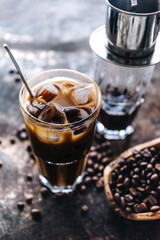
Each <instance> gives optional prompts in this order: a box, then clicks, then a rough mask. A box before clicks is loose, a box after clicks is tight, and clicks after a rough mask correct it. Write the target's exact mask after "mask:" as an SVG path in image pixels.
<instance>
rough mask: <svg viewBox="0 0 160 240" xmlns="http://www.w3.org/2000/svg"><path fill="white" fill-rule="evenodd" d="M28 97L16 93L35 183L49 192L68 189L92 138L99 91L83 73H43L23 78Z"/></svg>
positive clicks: (78, 173) (80, 171)
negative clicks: (34, 165) (34, 163)
mask: <svg viewBox="0 0 160 240" xmlns="http://www.w3.org/2000/svg"><path fill="white" fill-rule="evenodd" d="M29 84H30V87H31V89H32V92H33V93H34V98H31V97H30V95H29V94H28V93H27V92H26V89H25V87H23V88H22V90H21V93H20V105H21V108H22V113H23V115H24V120H25V124H26V128H27V131H28V135H29V139H30V141H31V145H32V149H33V152H34V154H35V157H36V161H37V164H38V167H39V171H40V180H41V182H42V183H43V184H44V185H46V186H47V187H49V188H50V190H51V191H52V192H61V191H62V192H63V191H64V192H69V191H72V190H73V188H74V186H75V185H76V183H77V182H79V181H81V178H82V175H83V170H84V168H85V165H86V161H87V154H88V151H89V148H90V146H91V143H92V137H93V133H94V127H95V121H96V119H97V116H98V113H99V110H100V105H101V93H100V90H99V88H98V87H97V85H96V84H95V83H94V82H92V81H91V80H90V79H89V78H87V77H86V76H85V75H83V74H80V73H78V72H74V71H69V70H51V71H48V72H43V73H42V74H40V75H37V76H35V77H33V78H32V79H30V81H29Z"/></svg>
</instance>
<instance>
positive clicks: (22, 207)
mask: <svg viewBox="0 0 160 240" xmlns="http://www.w3.org/2000/svg"><path fill="white" fill-rule="evenodd" d="M24 206H25V203H24V202H21V201H19V202H18V203H17V207H18V209H19V210H21V211H22V210H23V209H24Z"/></svg>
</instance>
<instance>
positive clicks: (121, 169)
mask: <svg viewBox="0 0 160 240" xmlns="http://www.w3.org/2000/svg"><path fill="white" fill-rule="evenodd" d="M127 169H128V167H127V166H126V165H124V166H123V167H121V168H120V172H121V173H125V172H126V171H127Z"/></svg>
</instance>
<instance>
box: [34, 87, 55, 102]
mask: <svg viewBox="0 0 160 240" xmlns="http://www.w3.org/2000/svg"><path fill="white" fill-rule="evenodd" d="M58 93H59V91H58V88H57V87H55V86H54V85H53V84H52V83H48V84H46V85H44V86H42V87H41V88H39V89H38V91H37V93H36V97H37V98H38V97H40V96H41V97H42V98H43V99H45V100H46V101H47V102H49V101H51V100H52V99H53V98H55V97H56V96H57V95H58Z"/></svg>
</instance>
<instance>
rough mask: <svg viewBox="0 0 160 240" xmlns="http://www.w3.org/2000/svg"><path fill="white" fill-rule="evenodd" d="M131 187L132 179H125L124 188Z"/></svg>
mask: <svg viewBox="0 0 160 240" xmlns="http://www.w3.org/2000/svg"><path fill="white" fill-rule="evenodd" d="M129 185H130V179H129V177H126V178H125V179H124V182H123V186H124V187H129Z"/></svg>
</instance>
